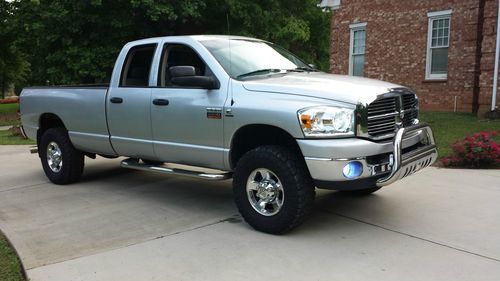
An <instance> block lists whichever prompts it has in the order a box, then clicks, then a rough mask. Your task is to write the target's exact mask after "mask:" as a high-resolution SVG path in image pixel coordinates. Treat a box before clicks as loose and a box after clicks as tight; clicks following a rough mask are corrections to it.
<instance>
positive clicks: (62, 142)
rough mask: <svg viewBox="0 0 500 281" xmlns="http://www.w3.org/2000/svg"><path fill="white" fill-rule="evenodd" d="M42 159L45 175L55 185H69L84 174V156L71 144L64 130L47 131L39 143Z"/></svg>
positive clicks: (52, 129) (53, 129)
mask: <svg viewBox="0 0 500 281" xmlns="http://www.w3.org/2000/svg"><path fill="white" fill-rule="evenodd" d="M39 150H40V154H39V155H40V159H41V161H42V167H43V170H44V172H45V175H46V176H47V177H48V178H49V180H50V181H51V182H53V183H55V184H69V183H73V182H76V181H78V180H79V179H80V177H81V175H82V173H83V166H84V154H83V153H81V152H80V151H78V150H76V149H75V148H74V147H73V144H71V141H70V139H69V136H68V133H67V131H66V130H65V129H63V128H51V129H48V130H47V131H45V132H44V133H43V135H42V137H41V139H40V143H39Z"/></svg>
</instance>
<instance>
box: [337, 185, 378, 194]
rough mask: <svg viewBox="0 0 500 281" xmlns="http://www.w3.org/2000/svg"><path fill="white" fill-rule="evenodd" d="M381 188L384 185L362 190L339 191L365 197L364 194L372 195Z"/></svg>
mask: <svg viewBox="0 0 500 281" xmlns="http://www.w3.org/2000/svg"><path fill="white" fill-rule="evenodd" d="M381 188H382V187H378V186H374V187H371V188H366V189H360V190H342V191H338V192H339V193H340V194H342V195H346V196H355V197H363V196H368V195H370V194H372V193H374V192H376V191H378V190H379V189H381Z"/></svg>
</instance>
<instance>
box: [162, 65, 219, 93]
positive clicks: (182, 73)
mask: <svg viewBox="0 0 500 281" xmlns="http://www.w3.org/2000/svg"><path fill="white" fill-rule="evenodd" d="M168 72H169V75H170V81H171V82H172V84H174V85H177V86H182V87H192V88H202V89H208V90H212V89H219V88H220V84H219V81H217V80H216V79H214V78H213V77H209V76H197V75H196V71H195V69H194V67H193V66H172V67H170V68H169V69H168Z"/></svg>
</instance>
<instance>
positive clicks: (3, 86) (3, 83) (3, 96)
mask: <svg viewBox="0 0 500 281" xmlns="http://www.w3.org/2000/svg"><path fill="white" fill-rule="evenodd" d="M4 98H5V75H3V76H2V99H4Z"/></svg>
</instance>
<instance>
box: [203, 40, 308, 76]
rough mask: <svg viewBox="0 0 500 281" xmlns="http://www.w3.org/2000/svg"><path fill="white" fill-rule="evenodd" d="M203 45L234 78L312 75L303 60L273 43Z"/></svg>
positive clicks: (214, 42) (213, 41) (235, 42)
mask: <svg viewBox="0 0 500 281" xmlns="http://www.w3.org/2000/svg"><path fill="white" fill-rule="evenodd" d="M201 43H202V44H203V45H204V46H205V47H206V48H207V49H208V50H209V51H210V53H212V55H213V56H214V57H215V59H217V61H219V63H220V64H221V65H222V67H223V68H224V69H225V70H226V72H227V73H228V74H229V76H231V77H232V78H236V79H241V78H243V77H248V76H256V75H262V74H269V73H280V72H283V71H295V70H298V71H304V70H306V71H313V69H312V68H311V67H309V66H308V65H307V64H305V63H304V62H303V61H302V60H301V59H299V58H298V57H296V56H295V55H293V54H292V53H290V52H289V51H287V50H285V49H284V48H281V47H279V46H277V45H274V44H271V43H267V42H262V41H253V40H244V39H230V40H228V39H211V40H204V41H201Z"/></svg>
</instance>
